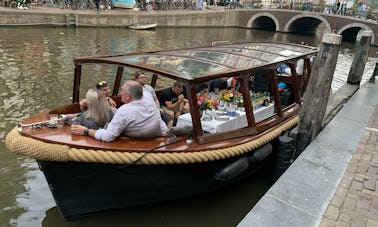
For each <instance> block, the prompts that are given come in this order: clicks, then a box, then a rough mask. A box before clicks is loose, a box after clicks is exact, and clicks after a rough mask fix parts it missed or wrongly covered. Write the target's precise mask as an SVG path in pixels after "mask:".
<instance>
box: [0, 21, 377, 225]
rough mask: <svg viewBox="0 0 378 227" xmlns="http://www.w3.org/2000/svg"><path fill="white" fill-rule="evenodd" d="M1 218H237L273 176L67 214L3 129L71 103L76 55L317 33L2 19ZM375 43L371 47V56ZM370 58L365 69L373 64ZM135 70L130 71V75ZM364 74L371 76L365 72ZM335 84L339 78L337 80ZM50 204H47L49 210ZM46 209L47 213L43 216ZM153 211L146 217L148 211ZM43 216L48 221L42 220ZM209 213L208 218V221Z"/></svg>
mask: <svg viewBox="0 0 378 227" xmlns="http://www.w3.org/2000/svg"><path fill="white" fill-rule="evenodd" d="M0 37H1V39H0V72H1V73H0V138H1V143H0V172H1V174H0V181H1V182H2V183H1V184H0V197H1V200H0V226H2V227H7V226H28V227H29V226H41V225H42V224H43V226H89V225H90V226H104V225H113V226H114V225H117V224H118V225H123V224H125V223H127V224H128V225H130V226H134V225H142V226H157V223H161V225H164V226H173V225H175V226H176V225H180V226H185V225H187V226H193V225H196V226H205V225H206V226H209V225H211V226H234V225H235V224H236V223H237V221H238V220H240V219H241V217H242V216H243V215H244V214H245V212H247V211H248V210H249V209H250V208H251V206H253V203H254V201H256V200H257V199H258V198H259V197H260V195H261V194H263V193H264V191H265V190H267V187H268V185H269V184H270V182H267V181H266V179H260V178H257V179H256V180H254V181H251V182H243V183H241V185H239V186H242V187H237V186H236V187H232V188H228V189H226V190H224V191H220V192H217V193H212V194H209V195H206V196H200V197H195V198H191V199H187V200H180V201H172V202H169V203H164V204H159V205H153V206H147V207H143V208H137V209H130V210H126V211H122V212H120V213H118V214H112V215H107V216H101V217H92V218H88V219H83V220H79V221H75V222H66V221H63V219H62V218H61V217H60V216H59V215H58V212H57V210H56V208H54V201H53V199H52V197H51V193H50V191H49V189H48V186H47V183H46V181H45V180H44V177H43V174H42V172H41V171H39V170H38V167H37V166H36V164H35V162H34V160H30V159H28V158H25V157H20V156H16V155H14V154H12V153H9V152H8V151H7V150H6V148H5V145H4V140H5V135H6V133H7V132H9V131H10V130H11V129H12V128H13V127H14V126H15V125H16V124H17V123H18V122H20V121H22V120H23V119H25V118H27V117H28V116H30V115H31V114H34V113H36V112H39V111H41V110H44V109H51V108H52V107H55V106H58V105H61V104H65V103H69V102H70V100H71V98H72V97H71V96H72V93H71V92H72V83H73V81H72V77H73V68H74V65H73V61H72V60H73V58H74V57H76V56H84V55H107V54H119V53H132V52H140V51H157V50H166V49H176V48H186V47H195V46H207V45H211V42H213V41H219V40H228V41H230V42H242V41H283V42H294V43H301V42H303V43H306V44H310V45H314V46H317V45H319V43H320V40H321V35H319V34H317V35H316V36H315V37H311V36H298V35H292V34H286V33H273V32H268V31H258V30H246V29H240V28H191V29H185V28H159V29H156V30H155V31H136V30H129V29H123V28H106V29H105V28H102V29H99V28H80V29H74V28H65V27H53V28H52V27H42V28H41V27H40V28H37V27H14V28H5V27H0ZM353 49H354V44H343V46H342V48H341V51H340V55H339V62H340V63H339V64H338V67H337V69H336V75H337V76H336V78H335V79H334V83H335V81H336V82H337V86H341V84H343V83H345V80H346V76H345V74H347V72H348V71H349V67H350V63H351V60H352V55H351V53H353ZM376 52H377V50H376V48H372V51H371V53H372V55H373V56H372V57H376V54H375V53H376ZM375 60H376V58H371V59H369V62H368V64H367V66H366V70H365V71H366V73H365V75H367V76H365V77H367V78H368V76H369V75H371V73H372V71H373V70H374V63H375ZM115 70H116V69H115V68H111V67H109V68H98V67H95V66H93V68H92V69H91V75H88V76H86V77H85V79H84V80H83V81H82V92H81V94H85V92H84V91H86V90H87V89H89V88H90V87H93V86H94V84H95V82H96V81H100V80H108V79H109V78H108V77H109V76H110V75H114V72H115ZM128 77H129V72H127V71H126V72H125V73H124V78H123V79H127V78H128ZM365 80H366V78H365ZM337 86H336V89H337ZM333 89H335V86H334V85H333ZM47 210H48V211H47ZM45 211H47V216H46V217H45ZM147 217H148V218H147ZM42 220H43V222H42ZM205 220H209V221H208V222H206V221H205Z"/></svg>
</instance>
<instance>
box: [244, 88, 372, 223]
mask: <svg viewBox="0 0 378 227" xmlns="http://www.w3.org/2000/svg"><path fill="white" fill-rule="evenodd" d="M238 226H239V227H247V226H264V227H269V226H272V227H277V226H298V227H303V226H306V227H308V226H321V227H325V226H358V227H361V226H369V227H370V226H371V227H372V226H378V84H377V83H368V82H367V83H365V84H364V85H362V86H361V87H360V88H359V89H358V90H357V92H356V93H355V94H354V95H353V96H352V97H351V98H350V99H349V101H348V102H347V103H346V104H345V105H344V106H343V108H342V109H341V111H340V112H339V113H338V114H337V115H336V116H335V118H333V120H332V121H331V122H330V123H329V124H328V125H327V126H326V127H325V128H324V129H323V130H322V131H321V132H320V134H319V135H318V136H317V137H316V138H315V139H314V140H313V141H312V143H311V144H310V145H309V146H308V147H307V148H306V149H305V151H303V153H302V154H301V155H300V156H299V157H298V158H297V160H296V161H295V162H294V163H293V164H292V165H291V166H290V167H289V169H288V170H287V171H286V172H285V173H284V174H283V175H282V176H281V177H280V178H279V179H278V181H277V182H276V183H275V184H274V185H273V186H272V187H271V188H270V189H269V191H268V192H267V193H266V194H265V195H264V197H263V198H261V199H260V201H259V202H258V203H257V204H256V205H255V206H254V208H253V209H252V210H251V211H250V212H249V213H248V214H247V215H246V216H245V217H244V218H243V220H242V221H241V222H240V223H239V225H238Z"/></svg>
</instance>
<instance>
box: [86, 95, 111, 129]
mask: <svg viewBox="0 0 378 227" xmlns="http://www.w3.org/2000/svg"><path fill="white" fill-rule="evenodd" d="M85 99H86V100H87V106H88V113H89V114H88V117H91V118H93V119H94V120H95V121H96V122H97V123H98V125H100V126H103V125H105V124H106V123H107V122H108V120H109V111H108V110H109V108H110V107H109V104H108V102H107V101H106V97H105V95H104V94H103V93H102V92H101V91H100V90H98V89H89V90H88V91H87V94H86V97H85Z"/></svg>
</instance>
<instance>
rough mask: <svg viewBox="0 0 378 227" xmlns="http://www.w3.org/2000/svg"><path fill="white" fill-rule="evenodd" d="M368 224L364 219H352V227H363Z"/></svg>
mask: <svg viewBox="0 0 378 227" xmlns="http://www.w3.org/2000/svg"><path fill="white" fill-rule="evenodd" d="M366 223H367V220H366V219H365V218H363V217H360V218H356V219H352V222H351V223H350V227H363V226H365V224H366Z"/></svg>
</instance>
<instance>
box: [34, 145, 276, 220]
mask: <svg viewBox="0 0 378 227" xmlns="http://www.w3.org/2000/svg"><path fill="white" fill-rule="evenodd" d="M267 145H269V146H264V147H265V149H263V152H264V154H263V156H266V158H264V161H261V160H258V161H259V162H256V160H255V158H254V157H255V156H256V152H251V153H250V154H248V155H243V156H239V157H234V158H229V159H225V160H219V161H213V162H205V163H195V164H176V165H129V166H128V165H116V164H101V163H79V162H54V161H38V163H39V166H40V168H41V170H42V171H43V172H44V175H45V177H46V180H47V182H48V184H49V187H50V190H51V192H52V194H53V197H54V199H55V202H56V204H57V207H58V209H59V211H60V212H61V214H62V216H63V217H64V218H66V219H76V218H79V217H82V216H88V215H94V214H97V213H101V212H106V211H110V210H114V209H121V208H127V207H133V206H138V205H142V204H147V203H152V202H157V201H163V200H170V199H174V198H180V197H186V196H191V195H195V194H200V193H204V192H208V191H211V190H215V189H218V188H220V187H224V186H226V185H228V184H231V183H233V182H235V181H238V180H240V179H242V178H245V177H247V176H249V175H251V174H253V173H254V172H255V171H256V170H258V169H259V168H260V167H262V166H263V165H264V163H266V162H267V161H268V159H270V158H269V157H270V156H271V155H270V154H271V153H272V148H271V146H270V144H267ZM264 147H263V148H264ZM267 147H268V148H267ZM259 159H261V155H260V156H259Z"/></svg>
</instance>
